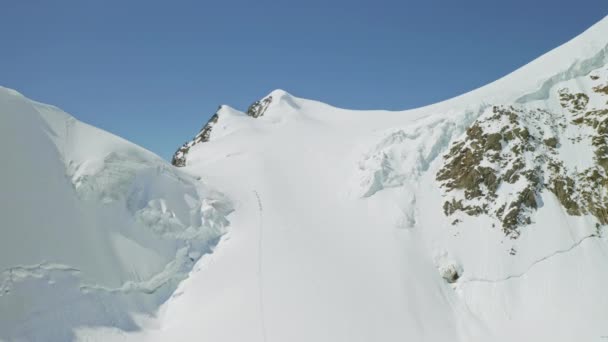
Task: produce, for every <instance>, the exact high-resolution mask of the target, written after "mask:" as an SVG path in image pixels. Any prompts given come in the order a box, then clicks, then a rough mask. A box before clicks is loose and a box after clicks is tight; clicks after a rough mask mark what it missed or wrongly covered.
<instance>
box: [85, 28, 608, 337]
mask: <svg viewBox="0 0 608 342" xmlns="http://www.w3.org/2000/svg"><path fill="white" fill-rule="evenodd" d="M607 44H608V19H604V20H603V21H601V22H600V23H598V24H596V25H595V26H594V27H592V28H591V29H590V30H589V31H587V32H585V33H584V34H583V35H581V36H579V37H578V38H576V39H574V40H573V41H571V42H569V43H567V44H565V45H564V46H562V47H560V48H558V49H556V50H554V51H551V52H550V53H548V54H547V55H545V56H543V57H541V58H539V59H538V60H536V61H534V62H532V63H530V64H529V65H527V66H525V67H523V68H521V69H520V70H518V71H516V72H515V73H513V74H511V75H508V76H506V77H505V78H503V79H501V80H499V81H497V82H494V83H492V84H490V85H488V86H486V87H484V88H481V89H478V90H476V91H474V92H471V93H468V94H465V95H462V96H460V97H457V98H455V99H452V100H448V101H445V102H442V103H439V104H436V105H432V106H428V107H425V108H421V109H416V110H411V111H404V112H387V111H349V110H343V109H337V108H333V107H331V106H328V105H325V104H322V103H319V102H315V101H310V100H304V99H300V98H296V97H294V96H291V95H289V94H287V93H286V92H284V91H280V90H277V91H274V92H272V93H271V94H270V95H269V96H271V97H272V99H273V100H272V102H271V103H270V104H269V105H268V106H267V108H266V109H265V111H264V115H261V116H258V117H257V118H255V119H254V118H252V117H251V116H249V115H246V114H245V113H238V112H236V111H234V110H232V109H230V110H226V111H220V112H219V113H218V117H217V119H216V124H215V126H214V127H213V132H212V134H211V135H210V136H209V139H208V141H206V142H204V143H197V144H194V145H192V146H191V147H190V149H189V151H188V155H187V157H186V159H185V163H184V165H186V167H185V168H184V171H185V172H187V173H189V174H192V175H195V176H200V177H203V178H204V179H208V180H209V182H210V183H212V184H214V185H215V186H217V187H218V188H220V189H222V191H225V192H226V193H227V194H228V195H229V197H231V198H238V203H237V205H236V210H235V213H234V216H233V220H232V225H231V229H230V231H229V233H228V234H227V235H226V236H225V238H224V239H223V240H222V241H221V242H220V245H219V246H220V247H219V248H218V249H217V250H216V251H215V252H214V253H213V254H211V255H208V256H207V257H206V258H203V260H202V261H201V262H200V263H199V264H198V265H197V267H196V268H195V270H194V271H193V272H192V273H191V275H190V277H189V278H188V279H187V280H185V281H184V282H182V283H181V284H180V287H179V289H178V290H177V293H178V294H179V296H175V297H174V298H171V299H170V300H169V301H168V302H167V303H166V304H165V306H164V309H163V314H164V316H163V318H162V319H161V321H160V322H159V325H160V327H159V328H158V329H151V330H148V331H146V332H143V333H135V334H129V335H128V337H130V338H133V339H140V338H141V339H145V340H158V341H163V340H167V339H176V340H188V339H194V338H199V337H204V338H207V339H209V340H213V341H242V340H247V341H404V340H414V341H474V340H479V341H497V340H505V341H512V340H529V339H539V340H560V341H561V340H563V341H572V340H576V339H585V340H599V339H600V338H601V337H602V336H606V335H608V330H606V329H607V328H606V324H605V322H606V320H607V319H608V305H607V304H608V292H606V291H605V287H606V285H608V268H607V267H605V263H606V261H607V256H608V249H607V247H608V246H607V244H606V242H607V240H606V238H605V233H604V231H605V227H606V226H605V223H606V221H605V219H604V210H605V209H604V208H605V203H606V202H605V188H604V187H605V184H606V183H605V181H604V179H605V177H606V176H605V175H606V170H605V169H604V166H603V165H604V159H605V151H604V140H605V137H604V132H603V125H604V120H605V118H608V116H606V113H604V111H605V109H606V108H608V107H607V106H608V105H607V104H606V101H608V98H607V97H606V96H605V94H604V92H605V89H606V84H608V77H606V76H607V75H608V74H607V73H608V63H607V62H608V59H607V57H606V56H607V55H606V51H607ZM446 203H447V204H446ZM235 327H237V328H236V329H235ZM91 334H93V332H92V331H91V330H86V331H82V336H93V335H91ZM96 336H97V335H96ZM98 336H103V337H104V338H110V337H114V336H116V334H114V333H112V332H107V331H106V332H104V333H102V334H101V335H98Z"/></svg>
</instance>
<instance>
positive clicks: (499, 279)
mask: <svg viewBox="0 0 608 342" xmlns="http://www.w3.org/2000/svg"><path fill="white" fill-rule="evenodd" d="M591 238H599V236H598V235H597V234H590V235H587V236H585V237H583V238H582V239H580V240H578V241H577V242H575V243H574V244H573V245H572V246H570V247H568V248H566V249H561V250H557V251H555V252H553V253H551V254H549V255H547V256H545V257H542V258H540V259H538V260H536V261H534V262H533V263H532V264H531V265H530V266H529V267H528V268H527V269H526V270H525V271H523V272H521V273H517V274H512V275H509V276H506V277H504V278H498V279H484V278H469V279H464V280H463V281H462V282H460V284H462V285H464V284H467V283H473V282H476V283H500V282H503V281H507V280H510V279H516V278H521V277H523V276H524V275H526V273H528V272H529V271H530V270H531V269H532V268H534V266H536V265H538V264H540V263H542V262H543V261H546V260H548V259H551V258H552V257H554V256H556V255H559V254H564V253H568V252H570V251H571V250H573V249H575V248H576V247H578V246H580V245H581V244H582V243H583V242H584V241H585V240H587V239H591Z"/></svg>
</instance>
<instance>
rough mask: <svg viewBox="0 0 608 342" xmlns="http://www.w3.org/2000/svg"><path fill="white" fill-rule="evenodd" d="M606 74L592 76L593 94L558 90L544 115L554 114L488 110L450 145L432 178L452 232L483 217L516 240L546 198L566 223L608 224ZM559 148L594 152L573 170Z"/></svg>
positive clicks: (521, 108) (524, 108)
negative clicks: (569, 218)
mask: <svg viewBox="0 0 608 342" xmlns="http://www.w3.org/2000/svg"><path fill="white" fill-rule="evenodd" d="M599 74H601V75H604V76H600V75H599ZM606 74H607V73H606V72H603V70H602V71H600V70H598V74H595V73H594V74H593V75H592V76H591V80H592V82H593V83H595V84H594V85H592V86H591V89H592V90H593V91H592V92H588V93H584V92H571V91H570V90H569V89H568V88H566V87H564V88H560V89H558V90H557V94H555V97H554V98H556V99H557V100H556V101H557V104H556V106H553V107H551V106H549V107H547V108H554V109H553V110H548V109H541V108H530V107H531V106H529V105H525V104H517V105H514V106H494V107H493V108H491V110H487V111H486V113H484V114H483V115H482V116H481V117H480V118H479V119H477V120H476V121H475V122H474V123H473V125H472V126H471V127H470V128H469V129H468V130H467V131H466V134H465V135H464V137H462V138H461V139H459V140H457V141H455V142H454V143H453V144H452V147H451V148H450V150H449V152H448V153H447V154H446V155H445V156H444V163H443V165H442V167H441V168H440V170H439V171H438V173H437V175H436V179H437V180H438V181H439V184H440V187H441V188H442V189H443V190H444V195H445V197H446V199H445V201H444V204H443V209H444V213H445V215H447V216H454V220H453V224H459V223H460V222H462V220H463V218H464V217H463V216H462V215H468V216H479V215H488V216H490V217H493V218H494V219H496V220H497V221H498V222H497V223H498V224H499V225H500V226H501V228H502V230H503V232H504V233H505V234H506V235H507V236H509V237H511V238H516V237H518V236H519V235H520V228H521V227H523V226H525V225H528V224H530V223H532V222H533V214H534V212H535V210H536V209H537V208H538V206H539V204H540V198H541V195H542V194H543V192H545V191H549V192H552V193H553V194H554V195H555V196H556V197H557V199H558V200H559V202H560V203H561V205H562V206H563V207H564V209H565V211H566V213H568V214H569V215H576V216H578V215H587V214H589V215H593V216H595V218H596V219H597V222H598V224H608V103H606V99H605V98H604V97H606V95H608V92H606V91H605V89H608V87H607V86H604V85H603V84H602V83H601V82H602V79H605V78H607V77H606V76H605V75H606ZM590 103H594V104H598V103H601V104H602V105H601V106H599V107H598V106H591V105H590ZM560 107H561V110H557V109H555V108H560ZM562 144H568V145H569V146H570V150H571V151H579V150H582V149H587V148H589V147H588V146H593V148H594V151H593V157H592V158H590V159H592V160H590V161H589V163H588V164H585V163H581V162H579V161H578V160H576V159H577V158H578V156H577V155H568V153H564V152H563V151H562V150H561V149H562ZM573 161H574V162H573Z"/></svg>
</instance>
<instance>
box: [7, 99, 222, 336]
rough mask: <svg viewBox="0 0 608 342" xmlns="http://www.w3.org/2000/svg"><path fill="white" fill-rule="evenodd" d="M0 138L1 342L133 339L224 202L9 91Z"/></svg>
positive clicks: (188, 264)
mask: <svg viewBox="0 0 608 342" xmlns="http://www.w3.org/2000/svg"><path fill="white" fill-rule="evenodd" d="M0 136H1V137H2V138H0V139H1V142H2V144H1V145H0V149H1V155H2V168H1V176H2V177H0V189H1V191H0V204H1V205H0V217H1V218H2V219H1V221H2V224H1V227H2V230H1V238H0V340H7V341H69V340H73V339H75V338H76V336H75V335H74V330H75V329H76V328H78V327H81V326H112V327H116V328H120V329H122V330H125V331H129V330H135V329H137V328H138V326H139V325H138V323H137V322H136V321H135V320H134V318H133V315H134V314H138V313H139V314H148V315H149V314H154V312H155V311H156V310H157V309H158V306H159V305H160V304H161V303H163V302H164V301H165V300H166V299H167V298H168V297H169V296H170V295H171V293H172V292H173V290H174V289H175V288H176V286H177V284H178V282H179V281H180V280H182V279H184V278H185V277H186V275H187V274H188V272H189V271H190V269H191V268H192V266H193V264H194V262H195V261H196V260H198V258H199V257H200V255H202V254H203V253H206V252H209V251H210V250H211V248H212V247H213V246H214V245H215V244H216V243H217V241H218V239H219V237H220V236H221V235H222V234H223V233H224V228H225V227H226V226H227V225H228V219H227V215H228V214H229V212H230V211H231V205H232V204H231V202H230V201H228V200H227V199H226V198H225V197H224V196H223V195H222V194H220V193H218V192H216V191H213V190H211V189H210V188H208V187H207V186H206V185H204V184H203V183H202V182H200V181H198V180H196V179H195V178H193V177H192V176H190V175H187V174H184V173H182V172H180V171H179V170H177V169H175V168H173V167H171V166H170V165H168V164H167V163H166V162H164V161H163V160H162V159H160V158H159V157H157V156H155V155H154V154H152V153H150V152H148V151H146V150H144V149H142V148H140V147H137V146H135V145H133V144H131V143H129V142H127V141H125V140H123V139H121V138H118V137H116V136H113V135H111V134H109V133H106V132H103V131H101V130H99V129H97V128H94V127H91V126H89V125H86V124H84V123H82V122H79V121H77V120H76V119H74V118H73V117H71V116H69V115H68V114H66V113H64V112H62V111H61V110H59V109H57V108H55V107H52V106H47V105H43V104H39V103H36V102H33V101H31V100H28V99H26V98H25V97H23V96H22V95H20V94H19V93H17V92H15V91H12V90H9V89H6V88H0Z"/></svg>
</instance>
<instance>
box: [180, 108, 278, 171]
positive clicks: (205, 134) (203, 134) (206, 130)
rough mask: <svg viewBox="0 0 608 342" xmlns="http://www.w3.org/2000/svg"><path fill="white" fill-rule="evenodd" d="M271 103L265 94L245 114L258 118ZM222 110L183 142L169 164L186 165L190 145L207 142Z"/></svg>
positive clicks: (219, 109)
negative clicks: (188, 139) (193, 135)
mask: <svg viewBox="0 0 608 342" xmlns="http://www.w3.org/2000/svg"><path fill="white" fill-rule="evenodd" d="M271 103H272V96H267V97H265V98H263V99H261V100H258V101H255V102H254V103H252V104H251V106H249V108H248V109H247V112H246V114H247V115H248V116H250V117H252V118H259V117H260V116H263V115H264V113H265V112H266V110H267V109H268V106H270V104H271ZM221 110H222V106H220V107H219V108H218V110H217V111H216V112H215V114H213V116H211V118H210V119H209V121H207V123H206V124H205V125H204V126H203V128H201V130H200V132H199V133H198V134H197V135H196V136H195V137H194V138H193V139H192V140H190V141H188V142H186V143H185V144H183V145H182V146H181V147H180V148H179V149H178V150H177V151H176V152H175V153H174V154H173V157H172V158H171V164H173V166H177V167H183V166H186V157H187V155H188V151H189V150H190V148H192V146H194V145H196V144H199V143H203V142H207V141H209V139H210V138H211V132H212V131H213V127H214V126H215V125H216V124H217V122H218V120H219V118H220V112H221Z"/></svg>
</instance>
